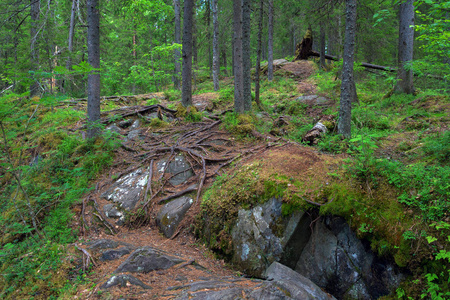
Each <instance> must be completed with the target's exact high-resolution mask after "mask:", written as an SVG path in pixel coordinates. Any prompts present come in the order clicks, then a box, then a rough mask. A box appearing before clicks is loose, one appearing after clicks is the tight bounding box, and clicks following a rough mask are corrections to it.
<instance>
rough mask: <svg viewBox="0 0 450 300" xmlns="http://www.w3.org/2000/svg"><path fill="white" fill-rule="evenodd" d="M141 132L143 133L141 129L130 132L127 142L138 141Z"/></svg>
mask: <svg viewBox="0 0 450 300" xmlns="http://www.w3.org/2000/svg"><path fill="white" fill-rule="evenodd" d="M141 132H142V130H141V129H134V130H130V132H128V135H127V138H126V140H127V141H128V140H135V139H138V138H139V135H140V134H141Z"/></svg>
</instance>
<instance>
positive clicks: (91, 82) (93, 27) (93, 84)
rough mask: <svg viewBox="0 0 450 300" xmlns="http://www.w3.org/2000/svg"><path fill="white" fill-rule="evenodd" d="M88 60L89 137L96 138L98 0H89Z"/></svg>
mask: <svg viewBox="0 0 450 300" xmlns="http://www.w3.org/2000/svg"><path fill="white" fill-rule="evenodd" d="M86 5H87V10H88V11H87V18H88V38H87V44H88V62H89V64H90V65H91V67H92V68H95V69H97V70H94V71H92V72H91V73H90V74H89V75H88V130H87V137H88V138H95V137H96V136H97V135H98V134H99V133H100V128H99V127H98V125H99V121H100V72H99V70H98V69H99V68H100V13H99V3H98V0H88V1H87V3H86Z"/></svg>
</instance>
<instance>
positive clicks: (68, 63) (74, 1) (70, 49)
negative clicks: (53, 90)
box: [62, 0, 77, 92]
mask: <svg viewBox="0 0 450 300" xmlns="http://www.w3.org/2000/svg"><path fill="white" fill-rule="evenodd" d="M76 11H77V0H72V10H71V12H70V25H69V38H68V41H67V44H68V52H69V53H68V56H67V61H66V69H67V70H68V71H70V70H72V55H73V38H74V33H75V22H76V18H75V14H76ZM71 80H72V76H67V80H64V81H63V82H62V87H63V88H64V90H65V91H66V92H67V91H68V90H70V89H71V88H70V86H71V82H70V81H71Z"/></svg>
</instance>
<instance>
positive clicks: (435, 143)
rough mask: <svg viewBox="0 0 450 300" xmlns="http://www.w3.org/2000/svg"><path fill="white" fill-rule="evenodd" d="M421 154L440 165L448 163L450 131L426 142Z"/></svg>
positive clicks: (449, 156)
mask: <svg viewBox="0 0 450 300" xmlns="http://www.w3.org/2000/svg"><path fill="white" fill-rule="evenodd" d="M423 152H424V153H425V154H426V155H429V156H430V157H432V158H435V159H437V160H438V161H440V162H442V163H449V162H450V131H445V132H444V133H442V134H440V135H438V136H437V137H430V138H428V139H427V140H426V142H425V145H424V147H423Z"/></svg>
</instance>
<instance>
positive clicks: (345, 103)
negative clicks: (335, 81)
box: [338, 0, 356, 138]
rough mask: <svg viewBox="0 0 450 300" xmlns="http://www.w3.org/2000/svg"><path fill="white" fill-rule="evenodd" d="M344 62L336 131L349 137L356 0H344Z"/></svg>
mask: <svg viewBox="0 0 450 300" xmlns="http://www.w3.org/2000/svg"><path fill="white" fill-rule="evenodd" d="M345 3H346V8H345V41H344V64H343V67H342V84H341V99H340V108H339V123H338V133H339V134H342V135H343V136H344V137H345V138H350V137H351V109H352V106H351V103H352V100H353V98H354V93H355V92H356V91H355V90H354V78H353V61H354V54H355V53H354V51H355V35H356V0H346V1H345Z"/></svg>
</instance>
